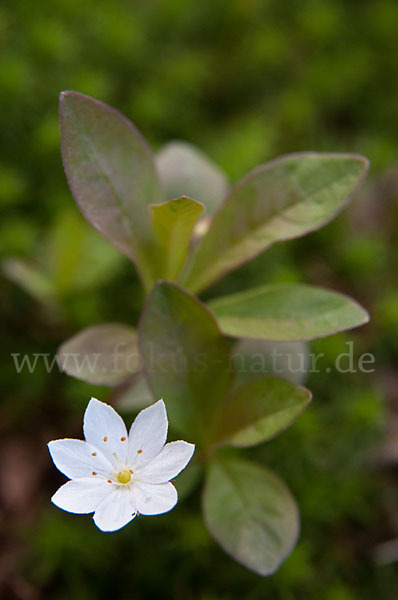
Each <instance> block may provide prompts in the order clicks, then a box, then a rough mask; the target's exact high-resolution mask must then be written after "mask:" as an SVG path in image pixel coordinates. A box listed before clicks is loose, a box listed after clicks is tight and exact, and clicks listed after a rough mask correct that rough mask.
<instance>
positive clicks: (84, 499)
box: [51, 478, 113, 514]
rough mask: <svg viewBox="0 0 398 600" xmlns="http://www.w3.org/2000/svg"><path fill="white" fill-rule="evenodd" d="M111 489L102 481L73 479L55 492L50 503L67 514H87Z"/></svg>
mask: <svg viewBox="0 0 398 600" xmlns="http://www.w3.org/2000/svg"><path fill="white" fill-rule="evenodd" d="M112 487H113V486H111V485H110V484H109V483H107V482H106V481H105V480H104V479H92V478H91V479H89V478H83V479H74V480H73V481H68V482H67V483H65V484H64V485H61V487H60V488H59V489H58V491H56V492H55V494H54V496H53V497H52V498H51V502H53V503H54V504H55V506H58V508H62V510H67V511H68V512H73V513H78V514H87V513H91V512H94V511H95V509H96V508H97V506H98V505H99V504H100V503H101V502H102V501H103V500H104V499H105V498H106V497H107V496H108V495H109V494H110V493H111V492H112Z"/></svg>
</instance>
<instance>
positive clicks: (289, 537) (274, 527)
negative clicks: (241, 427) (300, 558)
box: [203, 458, 299, 575]
mask: <svg viewBox="0 0 398 600" xmlns="http://www.w3.org/2000/svg"><path fill="white" fill-rule="evenodd" d="M203 511H204V518H205V521H206V524H207V527H208V529H209V531H210V533H211V534H212V535H213V536H214V538H215V539H216V540H217V542H218V543H219V544H220V545H221V546H222V547H223V548H224V550H225V551H226V552H228V554H230V555H231V556H233V558H235V559H236V560H237V561H238V562H240V563H242V564H243V565H245V566H246V567H247V568H248V569H251V570H252V571H254V572H255V573H258V574H259V575H271V574H272V573H274V572H275V571H276V570H277V568H278V567H279V566H280V564H281V562H282V561H283V560H284V559H285V558H286V557H287V556H288V554H290V552H291V551H292V549H293V547H294V545H295V543H296V540H297V537H298V533H299V515H298V509H297V506H296V503H295V501H294V499H293V497H292V496H291V494H290V492H289V490H288V489H287V487H286V486H285V484H284V483H283V482H282V481H281V479H279V477H277V476H276V475H275V474H274V473H272V472H271V471H269V470H268V469H265V468H263V467H260V466H258V465H256V464H253V463H250V462H248V461H244V460H240V459H233V458H229V459H223V461H222V462H221V461H217V462H214V463H213V464H211V465H210V467H209V472H208V478H207V482H206V487H205V492H204V495H203Z"/></svg>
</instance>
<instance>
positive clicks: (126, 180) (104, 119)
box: [60, 91, 164, 288]
mask: <svg viewBox="0 0 398 600" xmlns="http://www.w3.org/2000/svg"><path fill="white" fill-rule="evenodd" d="M60 120H61V148H62V158H63V163H64V168H65V172H66V175H67V178H68V183H69V186H70V189H71V191H72V193H73V196H74V198H75V200H76V203H77V205H78V206H79V208H80V210H81V211H82V213H83V215H84V216H85V217H86V219H87V220H88V221H89V222H90V223H91V224H92V225H93V226H94V227H95V228H96V229H98V231H99V232H100V233H102V235H103V236H104V237H106V238H107V239H108V240H109V241H110V242H111V243H112V244H113V245H114V246H116V248H117V249H118V250H120V251H121V252H122V253H123V254H125V255H126V256H128V257H129V258H130V259H131V260H133V261H134V262H135V264H136V267H137V269H138V271H139V273H140V275H141V277H142V279H143V281H144V283H145V285H146V287H147V288H149V287H150V286H151V284H152V283H153V281H154V280H155V279H156V268H157V258H158V248H157V245H156V237H155V234H154V232H153V228H152V222H151V215H150V211H149V204H153V203H159V202H162V201H163V200H164V197H163V192H162V190H161V186H160V182H159V180H158V177H157V174H156V170H155V165H154V161H153V159H152V155H151V152H150V149H149V147H148V146H147V144H146V142H145V140H144V138H143V137H142V136H141V134H140V133H139V132H138V131H137V130H136V128H135V127H134V125H133V124H132V123H131V122H130V121H128V120H127V119H126V118H125V117H124V116H123V115H122V114H121V113H119V112H118V111H116V110H114V109H113V108H110V107H109V106H107V105H106V104H103V103H102V102H99V101H98V100H94V99H93V98H89V97H88V96H84V95H83V94H79V93H77V92H73V91H67V92H62V94H61V97H60Z"/></svg>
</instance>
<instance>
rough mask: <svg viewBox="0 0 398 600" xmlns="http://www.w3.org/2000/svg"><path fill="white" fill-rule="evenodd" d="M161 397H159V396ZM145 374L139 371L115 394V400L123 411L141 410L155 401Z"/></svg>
mask: <svg viewBox="0 0 398 600" xmlns="http://www.w3.org/2000/svg"><path fill="white" fill-rule="evenodd" d="M158 399H159V398H158ZM155 400H156V398H154V396H153V394H152V392H151V390H150V389H149V387H148V384H147V381H146V379H145V376H144V375H143V374H142V373H139V374H138V375H137V376H136V377H134V379H133V381H130V382H128V384H127V385H124V386H123V389H120V390H118V391H117V393H116V394H115V398H114V401H115V403H116V405H117V407H118V409H120V410H121V411H123V410H124V411H139V410H142V409H143V408H146V407H147V406H149V405H150V404H153V403H154V402H155Z"/></svg>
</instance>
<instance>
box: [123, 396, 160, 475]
mask: <svg viewBox="0 0 398 600" xmlns="http://www.w3.org/2000/svg"><path fill="white" fill-rule="evenodd" d="M167 427H168V421H167V414H166V407H165V405H164V402H163V400H158V402H156V403H155V404H152V406H148V408H145V409H144V410H142V411H141V412H140V413H139V414H138V415H137V417H136V419H135V421H134V423H133V424H132V426H131V428H130V433H129V458H128V460H129V464H130V465H131V466H132V467H133V469H137V468H138V467H141V466H143V465H145V464H147V463H148V462H149V461H151V460H152V459H153V458H154V457H155V456H156V455H157V454H159V452H160V451H161V449H162V448H163V446H164V445H165V443H166V439H167Z"/></svg>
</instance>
